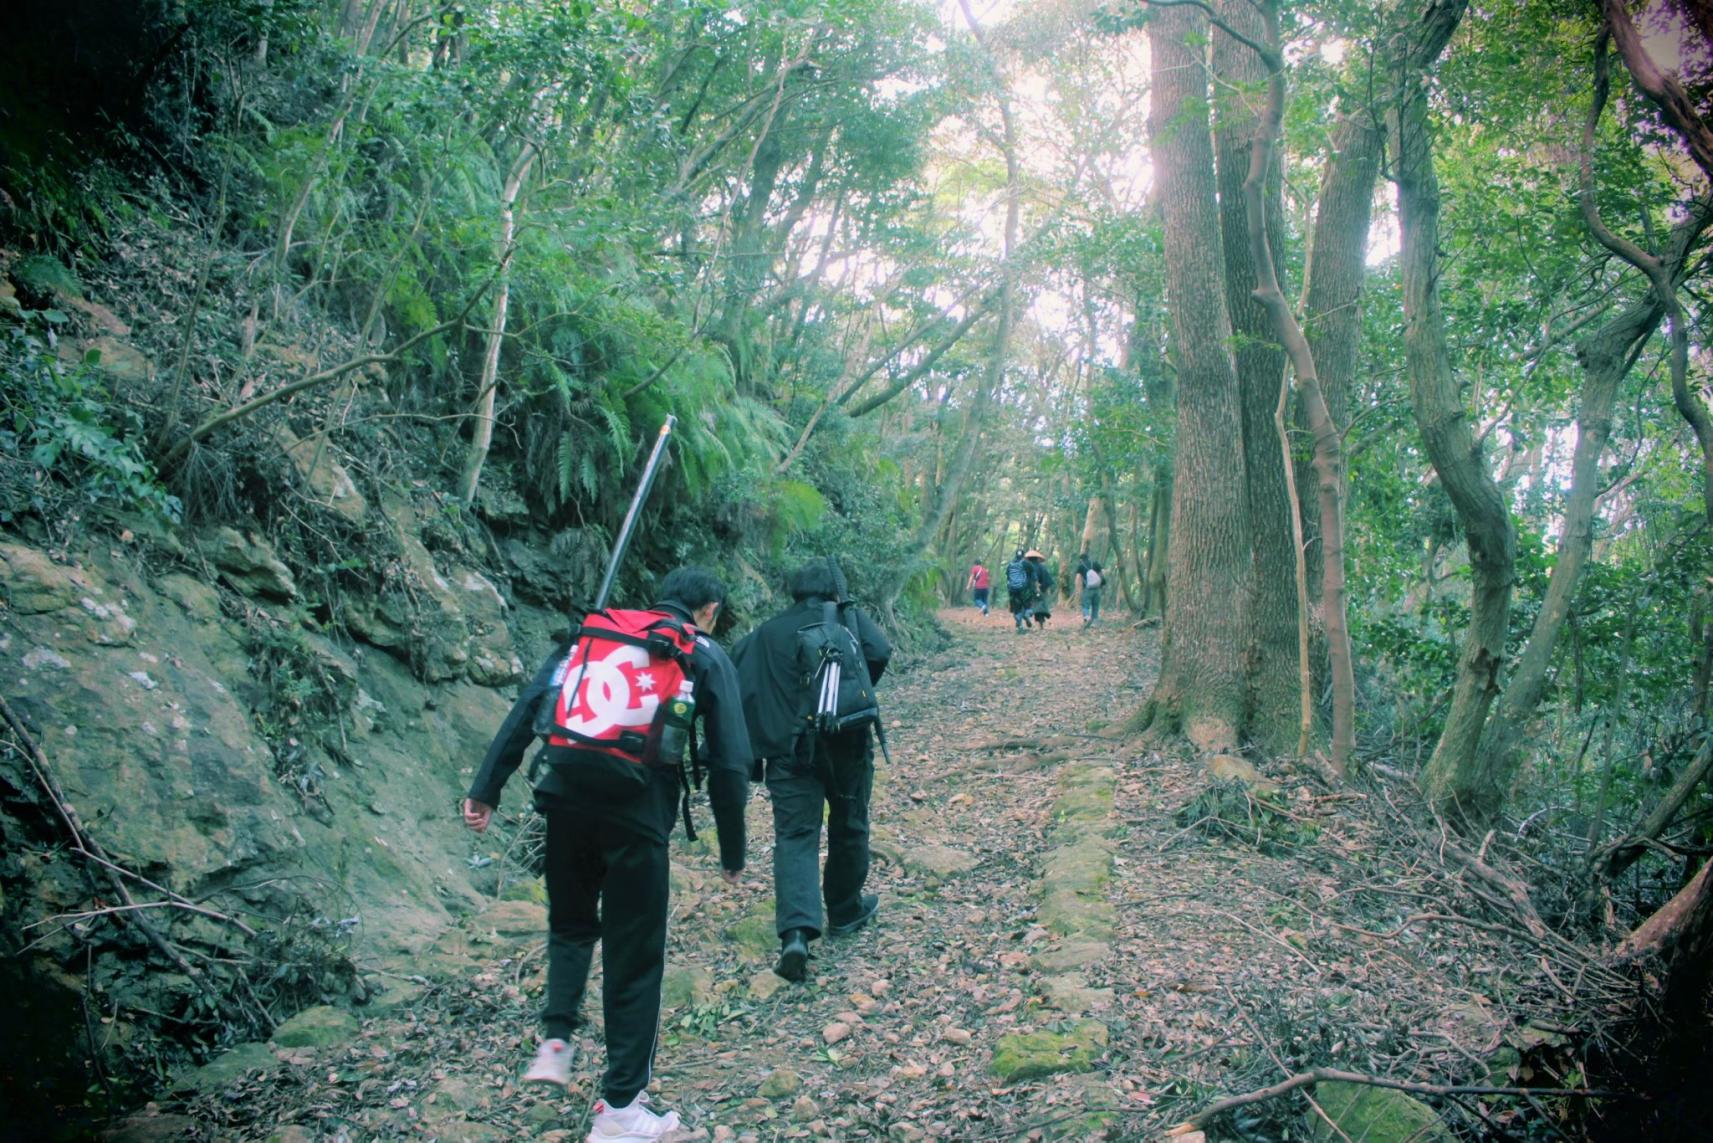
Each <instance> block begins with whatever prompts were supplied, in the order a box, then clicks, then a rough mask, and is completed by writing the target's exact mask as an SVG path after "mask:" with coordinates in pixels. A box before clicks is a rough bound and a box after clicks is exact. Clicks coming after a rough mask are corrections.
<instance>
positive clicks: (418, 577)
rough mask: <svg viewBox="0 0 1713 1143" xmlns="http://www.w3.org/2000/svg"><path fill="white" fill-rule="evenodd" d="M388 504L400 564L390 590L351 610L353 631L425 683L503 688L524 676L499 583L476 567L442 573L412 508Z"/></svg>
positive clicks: (391, 570) (350, 619) (349, 621)
mask: <svg viewBox="0 0 1713 1143" xmlns="http://www.w3.org/2000/svg"><path fill="white" fill-rule="evenodd" d="M385 509H386V516H387V518H388V519H389V520H390V521H392V524H393V529H394V532H395V538H396V540H397V542H398V545H399V558H398V561H397V565H396V566H395V567H393V568H390V569H388V570H389V571H390V572H391V576H390V586H391V590H389V591H387V592H385V593H383V594H382V595H380V596H378V597H376V598H374V599H369V600H360V601H355V602H354V605H353V606H352V607H351V608H350V609H349V610H348V612H347V614H346V621H347V622H348V623H349V624H350V626H351V629H352V630H353V631H354V632H355V633H356V634H357V635H358V636H359V637H361V638H362V639H363V640H365V641H366V642H369V643H372V644H374V645H375V646H377V647H383V648H385V649H387V650H389V651H392V652H393V653H394V654H397V655H399V656H401V657H402V658H404V659H405V660H406V661H407V662H409V663H410V664H411V668H412V670H413V671H414V672H415V673H416V675H417V676H418V677H419V678H421V679H422V680H423V681H424V682H428V683H434V682H442V681H445V680H448V679H457V678H469V679H470V680H471V681H472V682H475V683H478V684H481V685H483V686H504V685H507V684H509V683H513V682H516V681H517V680H518V679H520V678H522V677H523V672H524V666H523V661H522V660H521V659H520V658H519V657H518V655H517V653H516V651H514V650H513V649H512V639H511V632H510V631H509V630H508V629H507V626H506V618H505V616H506V611H507V606H506V602H505V600H504V599H503V598H502V597H501V595H500V593H499V590H498V589H497V588H496V587H495V586H494V585H493V583H492V581H490V580H489V579H487V578H486V577H485V576H483V575H482V574H481V573H480V572H478V571H476V570H475V569H473V568H467V567H454V566H449V567H447V568H445V569H444V570H443V569H442V568H441V567H440V566H439V565H438V564H437V563H436V562H435V558H434V556H433V554H432V553H430V552H429V550H428V549H427V548H426V547H424V546H423V543H422V541H421V540H419V539H417V537H416V533H415V529H414V528H413V527H412V526H411V525H412V521H413V520H414V517H413V515H412V513H411V512H410V510H409V509H408V508H407V507H405V506H404V505H402V504H397V503H389V504H387V505H386V506H385Z"/></svg>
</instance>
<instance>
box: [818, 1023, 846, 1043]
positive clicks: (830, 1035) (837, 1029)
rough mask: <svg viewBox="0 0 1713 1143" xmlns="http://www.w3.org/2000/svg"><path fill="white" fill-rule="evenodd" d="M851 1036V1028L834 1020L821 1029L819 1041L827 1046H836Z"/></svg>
mask: <svg viewBox="0 0 1713 1143" xmlns="http://www.w3.org/2000/svg"><path fill="white" fill-rule="evenodd" d="M850 1034H851V1026H850V1025H849V1024H846V1023H844V1022H843V1021H841V1020H834V1021H833V1022H832V1023H831V1024H828V1025H827V1026H826V1027H825V1028H822V1029H821V1039H823V1040H825V1041H826V1042H827V1043H829V1044H836V1043H838V1042H839V1041H840V1040H843V1039H844V1038H845V1037H847V1036H849V1035H850Z"/></svg>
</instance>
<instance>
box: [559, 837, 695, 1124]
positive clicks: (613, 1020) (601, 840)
mask: <svg viewBox="0 0 1713 1143" xmlns="http://www.w3.org/2000/svg"><path fill="white" fill-rule="evenodd" d="M670 868H671V865H670V857H669V855H668V852H667V847H666V843H665V842H663V841H656V840H654V839H652V838H649V837H646V836H643V835H641V834H638V833H636V832H635V831H633V830H628V829H625V828H624V827H622V826H619V825H616V824H614V823H612V822H609V821H604V820H602V819H600V818H591V817H589V816H588V815H586V814H572V813H567V812H565V811H562V810H552V811H549V812H548V814H547V902H548V903H547V930H548V931H547V1007H546V1009H545V1010H544V1011H543V1012H542V1024H543V1027H544V1030H545V1031H546V1033H547V1035H548V1036H549V1037H557V1038H558V1039H562V1040H569V1039H570V1038H571V1035H572V1033H573V1032H575V1031H576V1030H577V1028H579V1027H581V1026H582V1023H583V1015H582V1012H583V993H584V991H585V990H586V989H587V988H588V986H589V965H590V963H591V961H592V960H593V958H594V953H595V942H596V941H600V942H601V957H602V960H601V963H602V967H603V968H604V970H605V975H604V976H603V978H602V987H601V1007H602V1013H603V1015H604V1016H605V1019H606V1032H607V1075H606V1079H605V1080H604V1081H603V1082H602V1094H603V1095H604V1096H605V1097H606V1100H607V1102H608V1103H610V1104H612V1105H614V1106H615V1107H625V1106H628V1105H629V1104H630V1102H631V1101H632V1100H633V1099H635V1098H636V1095H637V1093H638V1092H640V1091H642V1090H643V1089H644V1088H645V1087H647V1086H648V1079H649V1074H650V1072H651V1070H652V1068H653V1064H654V1041H655V1032H656V1029H657V1028H658V1026H659V1024H660V980H661V976H662V974H663V973H664V971H665V968H666V903H667V886H668V884H669V876H670ZM597 907H598V911H597Z"/></svg>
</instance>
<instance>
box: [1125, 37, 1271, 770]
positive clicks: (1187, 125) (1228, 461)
mask: <svg viewBox="0 0 1713 1143" xmlns="http://www.w3.org/2000/svg"><path fill="white" fill-rule="evenodd" d="M1207 29H1208V21H1207V17H1206V16H1205V15H1204V14H1202V13H1201V12H1200V11H1199V10H1197V9H1194V8H1188V7H1173V8H1168V9H1164V10H1162V11H1161V12H1160V13H1159V14H1158V16H1157V17H1156V19H1155V21H1154V23H1153V24H1152V25H1151V27H1150V31H1149V40H1150V44H1151V46H1152V49H1153V52H1152V54H1153V78H1154V95H1153V107H1152V110H1151V114H1150V118H1151V120H1152V122H1151V123H1150V134H1151V137H1152V141H1153V148H1154V161H1155V170H1156V172H1157V177H1158V180H1159V181H1158V187H1159V191H1158V196H1159V200H1160V203H1161V206H1162V211H1163V213H1164V215H1165V222H1166V227H1165V253H1166V281H1167V296H1168V298H1169V299H1170V303H1171V311H1172V331H1173V342H1174V349H1175V353H1176V357H1177V359H1178V435H1177V467H1176V478H1175V480H1174V484H1173V487H1174V492H1173V497H1172V515H1171V532H1172V544H1171V557H1170V561H1169V566H1168V569H1167V591H1166V623H1165V635H1164V651H1163V656H1162V662H1161V668H1160V677H1159V680H1158V682H1157V683H1156V684H1155V688H1154V693H1153V695H1152V696H1151V697H1150V698H1149V700H1148V704H1147V707H1146V708H1145V709H1144V711H1143V712H1142V716H1141V718H1140V719H1139V720H1138V721H1139V722H1140V723H1141V724H1142V725H1145V726H1149V727H1152V728H1157V729H1159V730H1162V731H1166V732H1171V731H1182V732H1183V733H1184V734H1185V735H1186V736H1187V737H1188V738H1189V739H1190V741H1191V742H1192V743H1194V744H1195V745H1196V746H1197V747H1199V748H1201V749H1203V750H1206V751H1226V750H1232V749H1235V748H1236V747H1237V746H1238V745H1239V744H1240V742H1241V741H1242V732H1243V721H1244V711H1245V708H1246V706H1247V685H1246V684H1247V680H1246V679H1245V676H1244V669H1243V668H1244V663H1243V658H1244V656H1243V648H1244V646H1245V645H1246V642H1247V640H1248V637H1249V632H1250V619H1249V611H1250V607H1249V599H1248V596H1247V583H1248V579H1249V550H1250V547H1249V517H1248V504H1247V496H1246V494H1245V489H1244V477H1243V467H1242V458H1241V457H1240V456H1239V457H1236V458H1234V457H1233V456H1232V450H1231V442H1233V441H1238V440H1241V439H1242V434H1243V422H1242V414H1241V406H1240V400H1239V393H1238V386H1237V373H1236V370H1235V368H1234V367H1233V365H1232V362H1231V358H1230V356H1229V350H1228V349H1227V347H1228V346H1229V345H1230V344H1231V319H1230V317H1229V316H1228V315H1227V313H1226V309H1225V282H1224V278H1225V274H1224V266H1223V264H1222V261H1221V258H1220V257H1219V256H1217V255H1218V251H1219V249H1220V236H1219V214H1218V205H1217V203H1216V202H1215V183H1214V171H1213V143H1212V139H1211V137H1210V134H1209V129H1208V106H1207V60H1206V58H1205V52H1204V50H1203V49H1202V48H1201V47H1200V45H1202V44H1205V43H1206V41H1207Z"/></svg>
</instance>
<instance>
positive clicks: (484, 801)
mask: <svg viewBox="0 0 1713 1143" xmlns="http://www.w3.org/2000/svg"><path fill="white" fill-rule="evenodd" d="M725 598H726V589H725V586H724V585H723V584H722V583H721V582H720V581H719V580H718V579H717V578H716V577H715V576H714V575H713V574H712V573H710V572H708V571H705V570H703V569H701V568H695V567H685V568H679V569H677V570H676V571H674V572H672V573H671V574H670V575H668V576H667V577H666V579H665V581H664V582H663V583H662V584H661V586H660V602H658V603H656V604H654V606H653V607H651V608H650V609H648V610H647V611H627V610H621V609H611V610H597V611H593V612H590V613H589V615H588V616H586V617H585V618H584V619H583V621H582V622H581V623H580V624H579V626H578V628H577V629H576V630H575V631H573V633H572V638H571V639H570V640H569V641H568V642H567V643H565V644H563V645H561V646H560V647H559V648H558V649H557V650H556V651H555V652H554V653H553V654H552V655H550V656H549V657H548V659H547V661H546V662H545V663H543V664H542V666H541V669H540V670H538V671H537V672H536V675H535V678H534V679H533V680H532V681H531V682H530V684H529V685H528V686H527V687H525V688H524V691H523V693H522V694H520V695H519V696H518V699H517V702H516V703H515V704H514V705H513V707H512V709H511V713H510V714H508V715H507V716H506V720H505V722H504V723H503V724H502V725H501V726H500V730H499V733H498V734H496V735H495V736H494V740H493V743H492V744H491V745H490V746H489V747H488V753H487V757H486V758H484V759H483V760H482V765H481V767H480V768H479V769H478V770H477V772H476V777H475V780H474V781H472V782H471V784H470V792H469V796H468V797H467V798H466V799H465V801H464V821H465V824H467V825H468V826H469V827H470V828H471V829H473V830H475V831H476V832H478V833H480V832H482V831H484V830H486V829H487V828H488V824H489V822H490V820H491V819H492V816H493V812H494V807H495V806H497V805H498V804H499V800H500V791H501V790H502V789H503V788H504V787H505V784H506V780H507V779H508V778H510V777H511V775H512V773H513V772H514V771H515V770H516V769H517V768H518V765H519V763H520V762H521V761H522V759H523V755H524V751H525V750H526V749H527V748H528V747H529V744H530V742H531V741H532V740H533V739H534V738H535V737H536V736H537V734H543V735H544V736H545V737H546V739H547V742H546V745H545V746H544V747H543V748H542V750H541V751H540V752H539V753H538V754H537V755H536V757H535V760H534V762H533V763H532V765H531V768H530V776H531V780H532V782H533V783H534V786H535V804H536V808H537V809H539V810H540V811H541V812H542V814H543V815H544V816H545V817H546V819H547V849H546V872H547V901H548V913H547V926H548V937H547V1001H546V1005H545V1008H544V1010H543V1012H542V1025H543V1035H542V1039H541V1042H540V1044H539V1046H538V1049H537V1052H536V1056H535V1059H534V1061H533V1062H532V1063H531V1065H530V1067H529V1070H528V1071H527V1072H526V1073H525V1075H524V1077H523V1078H524V1080H525V1082H536V1083H552V1084H558V1085H564V1084H566V1083H568V1082H569V1080H570V1076H571V1064H572V1060H573V1057H574V1055H575V1041H574V1036H575V1033H576V1032H577V1031H578V1029H580V1028H581V1027H582V1026H583V1023H584V1021H583V1015H582V1006H583V997H584V992H585V990H586V988H587V986H588V982H589V969H590V965H591V963H592V961H593V958H594V948H595V942H596V941H600V942H601V947H602V965H603V970H604V975H603V979H602V1009H603V1012H604V1015H605V1023H606V1042H607V1070H606V1075H605V1077H604V1078H603V1080H602V1084H601V1098H600V1099H599V1100H598V1101H597V1102H596V1104H595V1115H594V1120H593V1124H592V1126H591V1129H590V1132H589V1135H588V1143H636V1141H643V1140H653V1139H661V1138H664V1137H666V1136H667V1135H668V1134H669V1133H670V1132H672V1131H673V1130H675V1129H676V1128H678V1126H679V1118H678V1114H677V1113H676V1112H670V1111H669V1112H666V1113H664V1114H660V1113H657V1112H655V1111H653V1110H652V1109H650V1108H649V1107H648V1094H647V1092H646V1090H645V1089H646V1088H647V1087H648V1082H649V1078H650V1074H651V1071H652V1067H653V1063H654V1048H655V1035H656V1030H657V1027H658V1025H659V1022H660V985H661V979H662V975H663V973H664V970H665V966H666V917H667V887H668V880H669V870H670V855H669V851H668V846H667V842H668V838H669V837H670V836H671V833H672V827H673V825H674V824H675V822H676V821H677V818H678V809H679V803H680V798H681V796H682V801H683V806H684V812H685V828H686V831H687V832H688V831H690V819H689V805H690V801H689V786H690V781H689V778H688V777H687V776H686V775H685V773H684V770H683V767H684V766H685V765H686V764H687V763H688V764H689V765H690V766H691V767H692V770H693V771H695V770H696V768H697V762H696V760H697V759H699V758H702V757H705V758H706V759H707V762H708V766H709V769H708V776H707V783H708V800H709V802H710V803H711V804H712V806H713V811H714V822H715V826H716V828H717V829H718V831H719V839H720V870H721V876H722V877H723V878H724V879H725V881H726V883H727V884H730V885H735V884H737V881H738V874H739V873H740V872H741V871H742V870H743V867H744V803H745V802H747V801H748V800H749V767H750V758H751V750H750V743H749V735H748V732H747V730H746V728H745V725H744V716H743V707H742V705H741V702H740V699H739V695H738V686H737V674H736V672H735V671H734V669H733V667H732V662H731V660H730V659H729V658H727V656H726V653H725V651H723V650H722V649H721V648H720V646H719V645H718V644H716V643H715V642H714V641H713V640H712V639H710V638H709V637H708V635H707V634H706V633H707V632H709V631H711V630H713V625H714V621H715V619H716V618H717V617H718V614H719V611H720V608H721V607H722V606H723V605H724V602H725ZM538 716H539V717H538ZM698 724H699V725H700V727H701V732H702V742H703V748H702V749H700V750H694V751H693V757H692V758H690V759H686V758H685V757H684V752H685V747H686V745H687V744H689V740H690V739H691V738H693V737H694V727H695V726H696V725H698ZM698 776H699V774H698ZM691 836H692V837H694V833H693V832H692V833H691Z"/></svg>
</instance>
